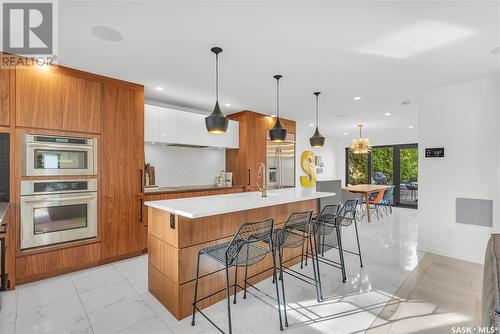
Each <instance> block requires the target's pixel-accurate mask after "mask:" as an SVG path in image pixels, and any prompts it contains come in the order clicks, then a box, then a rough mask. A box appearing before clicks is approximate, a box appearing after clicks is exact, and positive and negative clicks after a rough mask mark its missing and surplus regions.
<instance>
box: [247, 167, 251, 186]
mask: <svg viewBox="0 0 500 334" xmlns="http://www.w3.org/2000/svg"><path fill="white" fill-rule="evenodd" d="M247 180H248V181H247V186H249V185H250V168H248V169H247Z"/></svg>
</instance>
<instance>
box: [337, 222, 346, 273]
mask: <svg viewBox="0 0 500 334" xmlns="http://www.w3.org/2000/svg"><path fill="white" fill-rule="evenodd" d="M335 230H336V232H337V243H338V246H339V257H340V267H341V269H342V282H344V283H345V281H346V280H347V277H346V274H345V264H344V251H343V249H342V237H341V235H340V224H339V222H335Z"/></svg>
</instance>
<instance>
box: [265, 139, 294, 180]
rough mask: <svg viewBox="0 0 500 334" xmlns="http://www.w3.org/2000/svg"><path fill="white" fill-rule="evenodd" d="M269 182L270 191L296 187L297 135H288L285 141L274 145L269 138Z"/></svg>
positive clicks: (267, 158)
mask: <svg viewBox="0 0 500 334" xmlns="http://www.w3.org/2000/svg"><path fill="white" fill-rule="evenodd" d="M266 160H267V161H266V166H267V176H268V177H267V180H268V187H269V189H281V188H293V187H295V135H294V134H291V133H289V134H287V136H286V139H285V141H283V142H281V143H273V142H271V140H270V139H269V133H268V136H267V149H266Z"/></svg>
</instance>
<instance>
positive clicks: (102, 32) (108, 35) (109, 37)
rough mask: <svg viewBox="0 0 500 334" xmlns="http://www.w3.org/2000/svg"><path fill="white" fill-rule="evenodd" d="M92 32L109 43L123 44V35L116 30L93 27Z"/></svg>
mask: <svg viewBox="0 0 500 334" xmlns="http://www.w3.org/2000/svg"><path fill="white" fill-rule="evenodd" d="M90 31H92V33H93V34H94V36H96V37H97V38H100V39H102V40H104V41H107V42H121V41H123V35H122V33H121V32H119V31H118V30H116V29H113V28H111V27H106V26H93V27H92V28H90Z"/></svg>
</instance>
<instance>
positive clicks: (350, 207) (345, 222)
mask: <svg viewBox="0 0 500 334" xmlns="http://www.w3.org/2000/svg"><path fill="white" fill-rule="evenodd" d="M358 204H359V200H358V199H350V200H347V201H346V202H345V203H344V205H343V206H342V207H341V208H340V210H339V212H338V213H337V218H336V219H337V222H338V225H339V227H340V228H342V227H346V226H350V225H352V224H353V223H354V230H355V232H356V242H357V245H358V252H357V253H356V252H353V251H350V250H347V249H344V248H342V251H343V252H346V253H349V254H353V255H357V256H359V265H360V267H361V268H362V267H363V259H362V257H361V246H360V244H359V234H358V219H356V214H357V211H358V210H357V207H358ZM324 246H325V244H323V245H322V247H323V248H324ZM326 246H329V247H332V248H339V247H337V246H335V245H326ZM339 246H341V243H339Z"/></svg>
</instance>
